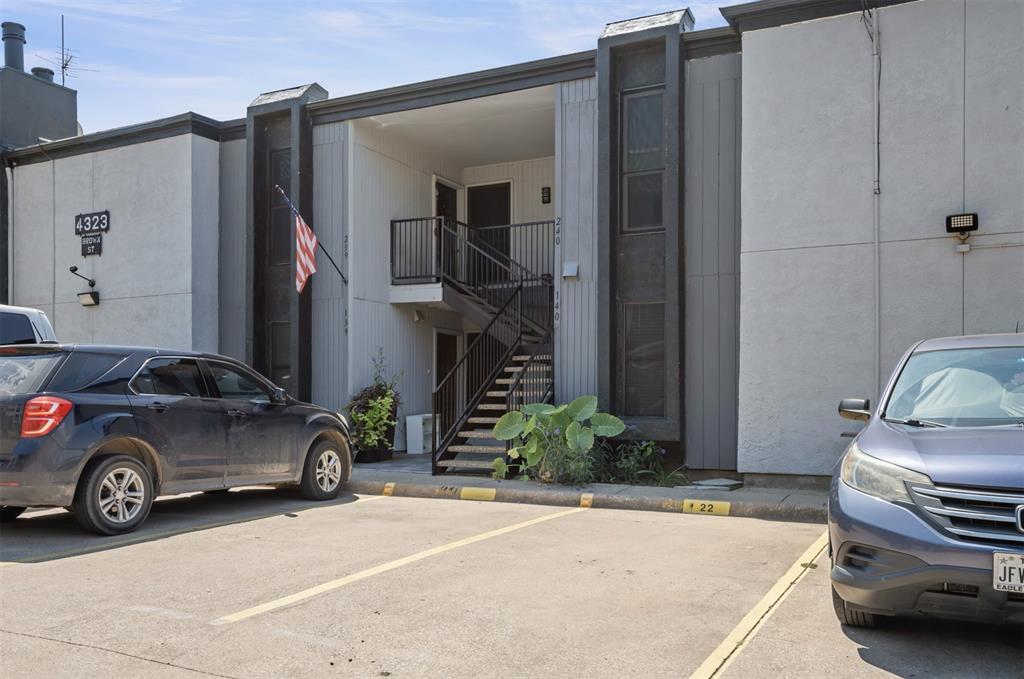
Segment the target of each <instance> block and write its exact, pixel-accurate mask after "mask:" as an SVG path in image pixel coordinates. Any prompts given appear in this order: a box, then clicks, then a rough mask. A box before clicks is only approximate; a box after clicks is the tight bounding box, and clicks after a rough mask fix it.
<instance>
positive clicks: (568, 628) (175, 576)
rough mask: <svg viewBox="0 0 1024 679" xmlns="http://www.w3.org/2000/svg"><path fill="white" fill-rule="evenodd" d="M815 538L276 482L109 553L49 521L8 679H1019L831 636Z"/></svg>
mask: <svg viewBox="0 0 1024 679" xmlns="http://www.w3.org/2000/svg"><path fill="white" fill-rule="evenodd" d="M822 532H823V526H820V525H816V524H795V523H780V522H766V521H760V520H755V519H744V518H735V517H714V516H696V515H683V514H680V515H674V514H666V513H648V512H629V511H620V510H601V509H565V508H554V507H542V506H534V505H521V504H496V503H487V502H471V501H451V500H433V499H417V498H399V497H380V496H371V497H357V496H352V495H348V496H345V497H343V498H341V499H340V500H339V501H337V502H335V503H331V504H327V505H323V504H315V503H309V502H306V501H303V500H300V499H298V498H296V497H294V496H291V495H288V494H285V493H282V492H278V491H272V490H268V489H246V490H242V491H235V492H231V493H229V494H226V495H206V496H192V497H179V498H166V499H163V500H160V501H159V502H157V503H156V504H155V505H154V509H153V513H152V515H151V517H150V519H149V521H148V522H147V523H146V524H145V526H144V527H143V529H142V530H141V531H140V532H138V533H135V534H132V535H130V536H124V537H115V538H97V537H95V536H90V535H84V534H82V533H81V532H80V531H79V530H78V528H77V524H76V523H75V521H74V518H73V517H72V516H71V515H70V514H68V513H66V512H64V511H63V510H51V511H45V512H36V513H33V515H31V516H27V518H23V519H19V520H18V521H17V522H15V523H14V524H12V525H9V526H5V527H4V529H3V533H2V535H0V561H2V562H3V564H2V565H0V676H3V677H4V679H8V678H10V679H13V678H16V677H33V678H37V677H87V676H88V677H94V676H128V675H131V676H139V677H148V676H154V677H178V676H181V677H187V676H203V675H206V676H217V677H284V676H288V677H326V676H339V677H387V676H390V677H435V676H436V677H482V676H487V677H494V676H501V677H549V676H581V677H634V676H644V677H687V676H691V675H694V673H698V674H696V675H694V676H711V674H712V673H714V672H717V674H716V675H715V676H725V677H820V676H830V677H865V676H903V677H912V676H918V677H925V676H927V677H945V676H948V677H965V676H977V677H1019V676H1021V673H1022V668H1024V637H1022V636H1021V635H1022V632H1021V630H1020V629H1014V628H991V627H984V626H971V625H962V624H949V623H935V622H928V621H925V622H902V621H901V622H898V623H895V624H891V625H888V626H886V628H884V629H881V630H877V631H858V630H844V629H843V628H841V627H840V626H839V625H838V623H837V622H836V620H835V617H834V615H833V613H832V611H831V603H830V601H829V597H828V594H829V591H828V579H827V573H826V571H827V560H826V559H825V558H824V557H821V558H819V559H818V560H817V562H816V564H815V565H816V566H817V567H816V568H810V569H805V568H803V567H801V565H800V562H801V558H802V557H804V555H806V554H808V549H809V548H812V550H813V549H814V547H813V546H814V545H816V544H819V545H820V537H821V535H822ZM794 573H805V576H804V577H802V579H800V580H799V581H798V583H797V584H796V585H795V586H794V587H792V588H789V587H787V586H786V584H787V579H793V574H794ZM780 580H781V581H782V582H781V583H780ZM773 593H775V594H773ZM776 594H777V595H778V596H781V597H782V598H781V599H780V600H779V603H778V605H777V606H775V607H774V608H771V609H770V610H771V614H770V617H766V618H763V617H762V616H760V614H759V613H757V612H758V611H759V610H761V609H760V608H759V606H760V607H764V606H765V605H766V604H765V599H766V595H767V598H769V599H771V598H772V597H775V596H776ZM751 611H754V613H751ZM748 628H749V629H748ZM733 639H740V640H741V642H742V644H741V646H740V647H739V649H738V651H736V652H734V653H732V654H731V655H729V654H728V652H727V651H728V650H731V649H728V648H725V649H723V646H725V647H729V646H730V645H731V644H732V643H733V642H732V641H731V640H733ZM722 659H724V661H722V662H720V660H722ZM709 668H710V669H709Z"/></svg>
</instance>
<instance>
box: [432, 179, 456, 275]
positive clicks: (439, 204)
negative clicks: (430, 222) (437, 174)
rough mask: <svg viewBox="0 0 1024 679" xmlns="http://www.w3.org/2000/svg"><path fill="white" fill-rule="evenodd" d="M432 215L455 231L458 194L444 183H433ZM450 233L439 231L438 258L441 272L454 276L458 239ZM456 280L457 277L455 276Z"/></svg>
mask: <svg viewBox="0 0 1024 679" xmlns="http://www.w3.org/2000/svg"><path fill="white" fill-rule="evenodd" d="M434 196H435V204H434V214H435V215H436V216H438V217H443V218H444V222H445V224H446V225H447V226H448V228H450V229H452V231H455V230H456V222H457V221H458V219H459V192H458V191H457V190H456V189H455V187H453V186H449V185H448V184H445V183H444V182H434ZM452 231H446V230H439V232H438V239H437V240H436V241H435V242H436V243H437V244H438V252H437V254H436V256H437V257H438V259H439V261H440V264H441V269H442V272H443V273H445V274H447V275H449V276H456V272H455V267H456V263H457V262H458V239H457V238H456V237H455V236H453V235H452ZM456 278H457V276H456Z"/></svg>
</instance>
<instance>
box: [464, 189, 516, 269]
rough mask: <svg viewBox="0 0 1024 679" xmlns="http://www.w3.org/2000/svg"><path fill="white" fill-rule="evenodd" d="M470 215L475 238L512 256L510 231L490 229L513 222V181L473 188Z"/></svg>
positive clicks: (468, 200) (469, 193)
mask: <svg viewBox="0 0 1024 679" xmlns="http://www.w3.org/2000/svg"><path fill="white" fill-rule="evenodd" d="M466 198H467V202H468V205H467V212H468V218H467V221H468V222H469V225H470V227H472V229H473V231H472V233H473V238H474V239H475V240H480V241H483V242H484V243H486V244H487V245H488V246H490V247H491V248H494V249H495V250H497V251H498V252H500V253H501V254H503V255H505V257H508V256H509V253H510V247H509V246H510V243H509V230H508V229H487V228H486V227H489V226H506V225H508V224H511V223H512V182H500V183H497V184H482V185H478V186H470V187H469V188H468V189H467V193H466Z"/></svg>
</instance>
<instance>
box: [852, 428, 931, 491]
mask: <svg viewBox="0 0 1024 679" xmlns="http://www.w3.org/2000/svg"><path fill="white" fill-rule="evenodd" d="M839 478H841V479H842V480H843V481H844V482H845V483H846V485H848V486H850V487H851V488H856V489H857V490H859V491H861V492H863V493H867V494H868V495H874V496H875V497H880V498H882V499H883V500H888V501H889V502H896V501H901V502H910V501H911V499H910V493H908V492H907V486H906V484H907V483H926V484H929V485H931V482H932V480H931V479H930V478H928V476H927V475H926V474H922V473H920V472H915V471H912V470H910V469H906V468H904V467H900V466H898V465H895V464H891V463H889V462H883V461H882V460H879V459H878V458H877V457H871V456H870V455H867V454H866V453H864V451H862V450H861V449H860V448H858V447H857V444H856V443H852V444H850V447H849V449H848V450H847V451H846V457H844V458H843V465H842V467H841V468H840V472H839Z"/></svg>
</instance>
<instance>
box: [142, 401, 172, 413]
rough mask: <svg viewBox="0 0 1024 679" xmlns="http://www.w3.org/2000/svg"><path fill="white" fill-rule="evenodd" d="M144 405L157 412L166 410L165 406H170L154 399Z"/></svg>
mask: <svg viewBox="0 0 1024 679" xmlns="http://www.w3.org/2000/svg"><path fill="white" fill-rule="evenodd" d="M146 407H147V408H149V409H150V410H155V411H157V412H158V413H162V412H165V411H166V410H167V408H169V407H170V406H168V405H167V404H165V403H160V402H159V401H154V402H153V403H150V404H149V405H148V406H146Z"/></svg>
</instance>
